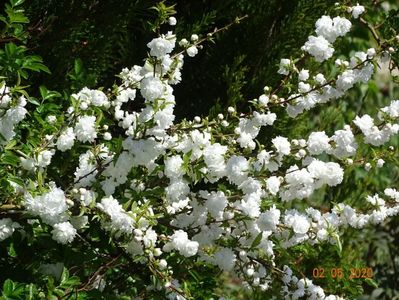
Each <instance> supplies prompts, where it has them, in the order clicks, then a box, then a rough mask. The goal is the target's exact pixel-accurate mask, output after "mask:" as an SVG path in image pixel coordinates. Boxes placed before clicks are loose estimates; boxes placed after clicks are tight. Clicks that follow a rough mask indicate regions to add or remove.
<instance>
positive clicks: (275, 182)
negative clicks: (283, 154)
mask: <svg viewBox="0 0 399 300" xmlns="http://www.w3.org/2000/svg"><path fill="white" fill-rule="evenodd" d="M280 184H281V182H280V179H279V178H278V177H277V176H272V177H269V178H268V179H267V180H266V186H267V189H268V190H269V192H270V193H271V194H272V195H277V193H278V191H279V190H280Z"/></svg>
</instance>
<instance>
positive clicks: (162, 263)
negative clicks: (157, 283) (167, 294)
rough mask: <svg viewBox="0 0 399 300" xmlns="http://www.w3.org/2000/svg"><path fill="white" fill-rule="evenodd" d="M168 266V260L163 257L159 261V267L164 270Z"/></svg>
mask: <svg viewBox="0 0 399 300" xmlns="http://www.w3.org/2000/svg"><path fill="white" fill-rule="evenodd" d="M167 266H168V262H167V261H166V260H164V259H161V260H160V261H159V268H160V269H161V270H164V269H165V268H166V267H167ZM165 287H167V286H166V284H165Z"/></svg>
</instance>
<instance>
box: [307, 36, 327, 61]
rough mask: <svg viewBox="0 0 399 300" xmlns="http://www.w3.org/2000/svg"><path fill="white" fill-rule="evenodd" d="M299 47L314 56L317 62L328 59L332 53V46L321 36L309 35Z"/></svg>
mask: <svg viewBox="0 0 399 300" xmlns="http://www.w3.org/2000/svg"><path fill="white" fill-rule="evenodd" d="M301 49H302V50H303V51H306V52H308V53H309V54H311V55H312V56H314V57H315V60H316V61H318V62H322V61H325V60H326V59H329V58H330V57H332V55H333V53H334V48H332V47H331V44H330V43H329V42H328V41H327V40H326V39H325V38H324V37H323V36H318V37H315V36H313V35H311V36H309V38H308V41H307V42H306V43H305V45H304V46H302V48H301Z"/></svg>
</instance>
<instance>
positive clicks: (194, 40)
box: [191, 34, 198, 42]
mask: <svg viewBox="0 0 399 300" xmlns="http://www.w3.org/2000/svg"><path fill="white" fill-rule="evenodd" d="M191 41H192V42H196V41H198V35H196V34H192V35H191Z"/></svg>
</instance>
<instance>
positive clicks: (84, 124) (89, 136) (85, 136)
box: [74, 116, 97, 143]
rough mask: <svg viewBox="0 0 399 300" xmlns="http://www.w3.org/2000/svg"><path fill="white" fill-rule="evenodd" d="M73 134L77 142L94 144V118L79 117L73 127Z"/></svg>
mask: <svg viewBox="0 0 399 300" xmlns="http://www.w3.org/2000/svg"><path fill="white" fill-rule="evenodd" d="M74 132H75V134H76V138H77V139H78V140H79V141H81V142H90V143H92V142H94V140H95V139H96V138H97V132H96V117H95V116H80V117H79V118H78V122H77V123H76V125H75V129H74Z"/></svg>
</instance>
